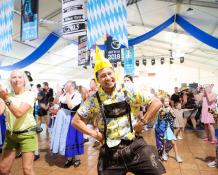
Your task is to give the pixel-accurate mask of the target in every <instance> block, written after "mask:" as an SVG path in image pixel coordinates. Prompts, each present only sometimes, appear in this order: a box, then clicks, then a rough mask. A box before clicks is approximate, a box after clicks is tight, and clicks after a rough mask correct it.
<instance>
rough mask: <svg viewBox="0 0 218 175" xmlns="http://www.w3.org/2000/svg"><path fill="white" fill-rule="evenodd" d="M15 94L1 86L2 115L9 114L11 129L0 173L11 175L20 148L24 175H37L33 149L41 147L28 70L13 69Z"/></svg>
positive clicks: (6, 140) (8, 133)
mask: <svg viewBox="0 0 218 175" xmlns="http://www.w3.org/2000/svg"><path fill="white" fill-rule="evenodd" d="M9 83H10V86H11V93H8V92H7V91H6V90H5V89H3V88H2V86H0V98H1V100H2V102H1V103H0V114H2V113H4V115H5V116H6V123H7V130H6V136H5V143H4V146H3V154H2V157H1V161H0V174H1V175H9V174H11V167H12V164H13V162H14V159H15V156H16V150H17V149H18V150H20V151H21V152H22V167H23V174H24V175H34V174H35V173H34V170H33V160H34V154H33V152H34V151H35V150H37V149H38V139H37V135H36V132H35V126H36V122H35V119H34V116H33V106H34V94H32V93H31V92H30V91H29V89H30V88H29V82H28V79H27V77H26V75H25V73H24V72H22V71H18V70H16V71H13V72H12V73H11V75H10V78H9Z"/></svg>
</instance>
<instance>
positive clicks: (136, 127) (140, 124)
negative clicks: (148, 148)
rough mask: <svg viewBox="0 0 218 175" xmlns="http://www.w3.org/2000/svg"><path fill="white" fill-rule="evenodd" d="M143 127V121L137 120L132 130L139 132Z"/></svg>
mask: <svg viewBox="0 0 218 175" xmlns="http://www.w3.org/2000/svg"><path fill="white" fill-rule="evenodd" d="M143 129H144V123H143V122H142V121H138V122H137V123H136V125H135V127H134V131H135V132H136V133H141V132H142V130H143Z"/></svg>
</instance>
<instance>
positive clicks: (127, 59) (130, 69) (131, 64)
mask: <svg viewBox="0 0 218 175" xmlns="http://www.w3.org/2000/svg"><path fill="white" fill-rule="evenodd" d="M124 73H125V75H132V76H134V73H135V59H134V47H129V48H124Z"/></svg>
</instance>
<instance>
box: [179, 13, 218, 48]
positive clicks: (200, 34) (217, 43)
mask: <svg viewBox="0 0 218 175" xmlns="http://www.w3.org/2000/svg"><path fill="white" fill-rule="evenodd" d="M176 22H177V23H178V24H179V25H180V26H181V27H182V28H183V29H184V30H185V31H186V32H188V33H190V34H191V35H192V36H193V37H195V38H196V39H198V40H200V41H201V42H203V43H205V44H207V45H208V46H211V47H213V48H215V49H218V39H217V38H215V37H213V36H212V35H209V34H208V33H206V32H204V31H202V30H200V29H199V28H197V27H195V26H194V25H192V24H191V23H189V22H188V21H186V20H185V19H184V18H183V17H181V16H180V15H176Z"/></svg>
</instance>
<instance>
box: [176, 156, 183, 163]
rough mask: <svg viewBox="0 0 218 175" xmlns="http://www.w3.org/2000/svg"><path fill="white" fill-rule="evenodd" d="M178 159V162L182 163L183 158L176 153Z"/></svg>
mask: <svg viewBox="0 0 218 175" xmlns="http://www.w3.org/2000/svg"><path fill="white" fill-rule="evenodd" d="M176 161H177V162H178V163H182V161H183V160H182V158H181V157H180V156H179V155H176Z"/></svg>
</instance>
